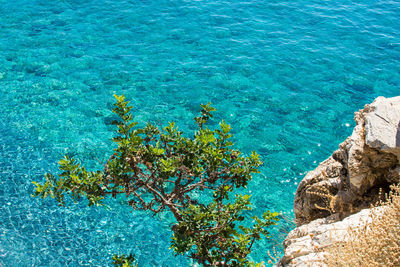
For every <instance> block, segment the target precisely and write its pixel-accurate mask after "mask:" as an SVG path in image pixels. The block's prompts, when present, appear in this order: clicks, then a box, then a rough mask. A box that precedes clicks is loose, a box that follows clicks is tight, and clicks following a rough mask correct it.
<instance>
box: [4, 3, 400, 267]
mask: <svg viewBox="0 0 400 267" xmlns="http://www.w3.org/2000/svg"><path fill="white" fill-rule="evenodd" d="M399 18H400V2H399V1H384V0H363V1H346V0H336V1H330V0H326V1H314V0H291V1H282V0H279V1H278V0H258V1H238V0H232V1H216V0H198V1H178V0H169V1H166V0H153V1H150V0H112V1H111V0H96V1H95V0H79V1H78V0H54V1H47V0H30V1H28V0H13V1H9V0H0V265H1V266H4V267H6V266H107V265H110V257H111V256H112V255H113V254H114V253H130V252H133V253H135V254H136V256H137V259H138V262H139V265H140V266H188V265H190V264H191V262H190V261H188V260H187V259H186V258H185V257H183V256H179V257H175V256H173V254H172V252H171V251H170V250H169V249H168V247H169V245H170V235H171V232H170V230H169V226H170V221H168V219H166V218H152V217H151V216H150V215H149V214H145V213H140V212H131V209H130V208H129V207H126V206H125V205H124V203H123V201H107V202H106V207H103V208H96V207H90V208H89V207H87V206H86V202H84V201H82V202H80V203H78V204H72V203H71V204H70V205H68V207H66V208H62V207H58V205H57V204H56V203H55V201H53V200H51V199H50V200H46V201H42V200H40V199H34V198H32V197H31V196H30V194H31V193H32V192H33V189H34V186H33V184H32V181H34V180H38V181H42V179H43V174H44V173H45V172H48V171H52V172H55V171H56V170H57V164H56V162H57V161H58V159H59V158H60V157H61V156H62V155H63V154H65V153H68V154H69V155H73V156H75V157H77V158H79V159H81V160H82V162H84V163H85V164H87V165H88V166H90V167H91V168H95V167H99V166H100V164H99V163H98V162H99V161H102V160H105V159H107V155H109V154H110V152H111V151H112V148H113V147H112V145H111V142H110V138H111V137H112V134H113V133H112V132H113V127H112V126H111V125H110V121H111V120H112V118H113V116H112V113H111V111H110V108H111V107H112V103H113V97H112V94H113V93H117V94H125V95H126V96H127V98H129V99H130V100H131V101H132V104H133V105H134V115H135V120H137V121H138V122H140V123H144V122H146V121H153V122H157V121H162V122H167V121H176V122H177V125H178V126H179V127H180V128H181V129H182V130H184V131H185V132H187V133H188V134H189V133H191V132H192V131H193V130H194V126H195V124H194V121H193V119H192V118H193V117H194V116H196V115H197V113H198V111H199V104H200V103H206V102H208V101H210V102H212V103H213V105H214V106H215V107H216V108H217V109H218V113H216V119H215V120H214V122H213V123H212V124H214V125H216V123H217V122H218V120H220V119H222V118H224V119H225V120H226V121H227V122H228V123H230V124H231V125H232V126H233V129H234V130H233V131H234V133H235V137H234V141H235V143H236V146H237V147H238V148H239V149H241V150H243V151H245V152H246V153H248V152H250V151H251V150H255V151H257V152H258V153H259V154H261V156H262V159H263V161H264V162H265V164H264V165H263V167H262V168H261V169H260V170H261V173H260V174H259V175H256V176H255V177H254V180H253V181H252V182H251V184H250V186H249V188H248V190H249V191H251V194H252V195H253V198H252V199H253V202H254V206H255V209H256V211H257V212H258V213H261V212H262V211H264V210H267V209H270V210H274V211H278V212H283V214H285V217H287V218H289V219H290V218H293V211H292V203H293V197H294V192H295V190H296V187H297V185H298V183H299V181H300V180H301V179H302V177H304V175H305V173H306V172H307V171H310V170H312V169H313V168H315V167H316V166H317V164H318V162H320V161H322V160H324V159H325V158H327V157H328V156H329V155H330V154H331V153H332V151H333V150H335V149H336V148H337V147H338V144H339V143H340V142H341V141H343V140H344V139H345V137H346V136H348V135H349V134H350V133H351V130H352V127H353V126H354V122H353V119H352V118H353V112H354V111H356V110H358V109H360V108H362V107H363V105H364V104H366V103H370V102H371V101H373V99H374V98H375V97H377V96H379V95H383V96H386V97H390V96H394V95H398V94H399V93H400V64H399V63H400V62H399V61H400V19H399ZM292 226H293V225H292V224H290V223H283V224H281V225H280V226H279V227H277V228H275V229H274V230H273V231H272V237H273V238H272V239H271V240H270V241H263V242H260V243H258V244H257V245H256V246H255V248H254V252H253V253H252V254H251V256H252V258H253V259H254V260H257V261H262V260H264V261H267V260H268V255H267V250H270V249H271V248H272V246H274V245H276V244H277V243H279V242H281V241H282V236H284V234H285V232H287V231H288V230H290V229H291V227H292ZM278 249H279V246H278Z"/></svg>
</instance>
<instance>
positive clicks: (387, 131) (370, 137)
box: [365, 96, 400, 156]
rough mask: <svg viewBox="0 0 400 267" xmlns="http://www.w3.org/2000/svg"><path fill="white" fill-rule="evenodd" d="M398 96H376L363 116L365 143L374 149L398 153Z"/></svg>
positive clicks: (399, 120)
mask: <svg viewBox="0 0 400 267" xmlns="http://www.w3.org/2000/svg"><path fill="white" fill-rule="evenodd" d="M399 124H400V96H398V97H393V98H385V97H382V96H381V97H378V98H377V99H375V101H374V102H373V103H372V104H371V105H369V113H368V114H367V115H366V116H365V143H366V144H367V145H368V146H370V147H372V148H375V149H378V150H382V151H385V152H389V153H393V154H396V155H397V156H399V155H400V131H399Z"/></svg>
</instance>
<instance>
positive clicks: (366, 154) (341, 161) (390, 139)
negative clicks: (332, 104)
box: [280, 97, 400, 266]
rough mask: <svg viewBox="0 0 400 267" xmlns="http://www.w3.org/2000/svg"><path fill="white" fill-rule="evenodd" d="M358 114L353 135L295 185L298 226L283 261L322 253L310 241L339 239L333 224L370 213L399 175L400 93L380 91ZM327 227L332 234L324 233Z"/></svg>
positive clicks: (344, 223)
mask: <svg viewBox="0 0 400 267" xmlns="http://www.w3.org/2000/svg"><path fill="white" fill-rule="evenodd" d="M354 120H355V122H356V126H355V128H354V130H353V133H352V135H351V136H349V137H348V138H347V139H346V140H345V141H344V142H343V143H341V144H340V145H339V149H338V150H336V151H335V152H334V153H333V154H332V156H330V157H329V158H328V159H326V160H325V161H323V162H322V163H321V164H320V165H319V166H318V167H317V168H316V169H315V170H313V171H310V172H309V173H308V174H307V175H306V177H304V179H303V180H302V181H301V182H300V184H299V187H298V188H297V191H296V195H295V200H294V213H295V222H296V225H297V226H298V228H296V229H294V230H293V231H292V232H291V233H289V235H288V237H287V238H286V240H285V242H284V249H285V255H284V257H283V258H282V260H281V261H280V264H281V265H283V266H301V265H302V264H303V263H304V264H305V262H306V261H308V260H311V259H315V258H318V257H319V256H321V255H320V253H319V252H318V251H317V250H315V249H314V250H313V249H311V247H310V246H309V245H310V242H316V241H315V240H317V239H318V240H319V241H318V242H317V243H318V245H317V247H321V246H327V245H329V242H332V240H337V239H340V236H341V233H343V231H336V232H335V231H334V232H332V231H331V230H332V229H333V228H330V227H332V226H334V228H335V229H342V228H343V229H344V228H346V227H348V226H349V225H351V224H354V223H356V222H357V220H359V219H361V217H362V218H364V217H366V216H368V208H369V207H370V206H371V205H372V204H375V203H376V202H377V201H379V200H380V199H381V198H382V197H383V195H384V193H387V192H388V190H389V186H390V185H391V184H393V183H398V182H399V181H400V97H393V98H385V97H378V98H377V99H375V101H374V102H373V103H372V104H369V105H366V106H365V107H364V109H362V110H360V111H358V112H356V113H355V116H354ZM363 209H367V210H366V211H365V210H363ZM364 221H365V220H364ZM329 229H331V230H329ZM328 230H329V231H328ZM327 231H328V232H330V236H331V237H332V235H333V236H334V237H332V238H330V239H328V238H324V237H323V236H324V235H325V237H326V233H327ZM310 234H312V235H311V236H314V238H312V237H311V239H309V238H308V237H307V236H309V235H310ZM302 235H303V236H302ZM306 237H307V238H306ZM321 240H322V241H321ZM328 240H330V241H328ZM318 255H319V256H318ZM295 259H297V260H295Z"/></svg>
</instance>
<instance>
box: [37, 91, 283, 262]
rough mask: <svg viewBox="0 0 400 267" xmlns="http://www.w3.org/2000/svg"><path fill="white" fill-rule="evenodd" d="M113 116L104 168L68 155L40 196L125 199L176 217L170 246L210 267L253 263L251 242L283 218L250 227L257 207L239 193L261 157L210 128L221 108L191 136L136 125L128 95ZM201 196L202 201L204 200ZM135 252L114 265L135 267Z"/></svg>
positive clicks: (226, 129) (225, 131)
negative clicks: (111, 147)
mask: <svg viewBox="0 0 400 267" xmlns="http://www.w3.org/2000/svg"><path fill="white" fill-rule="evenodd" d="M114 96H115V98H116V103H115V104H114V108H113V110H112V111H113V112H114V113H115V114H116V115H117V116H118V120H115V121H113V122H112V124H114V125H115V126H116V129H117V130H116V136H115V137H114V138H113V139H112V141H113V142H115V144H116V148H115V149H114V153H113V154H112V155H111V156H110V157H109V160H108V161H107V163H105V164H104V166H103V167H104V168H103V169H102V170H97V171H89V170H87V169H86V168H85V167H84V166H83V165H82V164H81V163H80V162H78V161H77V160H76V159H74V158H70V157H68V156H67V155H66V156H65V157H64V158H63V159H61V160H60V161H59V169H60V173H59V174H56V175H53V174H50V173H47V174H46V175H45V182H44V183H37V182H34V183H35V185H36V189H35V192H34V196H38V197H42V198H46V197H48V196H50V197H51V198H55V199H56V200H57V201H58V202H59V204H60V205H65V196H66V195H69V196H70V197H71V198H72V199H73V200H74V201H78V200H79V199H81V198H86V199H87V200H88V203H89V205H101V203H102V200H103V199H104V198H106V197H108V196H109V197H113V198H116V197H117V196H118V195H124V196H126V198H127V200H128V203H129V205H130V206H132V208H133V209H136V210H146V211H150V212H151V213H153V214H158V213H160V212H164V211H170V212H172V214H173V216H174V217H175V219H176V223H174V224H173V226H172V232H173V235H172V241H171V248H172V249H173V251H174V253H175V254H186V255H188V256H189V257H190V258H192V259H194V260H195V261H197V262H198V263H200V264H203V265H204V266H250V265H256V264H255V263H253V262H251V261H250V260H249V259H248V255H249V254H250V252H251V249H252V246H253V243H254V242H255V241H256V240H259V239H260V238H261V236H262V235H264V236H266V237H267V238H268V235H269V233H268V231H267V227H268V226H271V225H274V224H275V222H276V221H277V220H278V219H277V216H278V214H277V213H273V212H270V211H266V212H265V213H264V214H263V216H262V218H259V217H257V216H253V217H251V218H252V221H254V224H253V225H251V226H248V225H249V223H247V222H246V220H245V217H246V216H245V212H246V211H249V210H251V209H252V207H251V202H250V195H241V194H234V192H233V191H234V189H235V188H243V187H246V186H247V184H248V183H249V181H250V180H251V179H252V175H253V174H255V173H257V172H258V167H259V166H260V165H261V164H262V162H261V160H260V157H259V155H258V154H257V153H255V152H252V153H251V155H248V156H245V155H243V153H242V152H240V151H239V150H237V149H235V148H233V143H232V141H231V138H232V134H231V126H230V125H229V124H227V123H225V122H224V121H221V122H220V123H219V127H217V128H216V129H209V128H208V127H207V121H208V120H209V119H210V118H212V117H213V114H212V112H214V111H215V110H216V109H215V108H213V107H212V106H211V104H210V103H208V104H206V105H201V113H200V115H199V116H198V117H195V118H194V119H195V121H196V123H197V125H198V128H197V130H196V131H195V132H194V133H193V136H192V137H186V136H185V135H184V134H183V132H181V131H179V129H178V127H177V126H176V125H175V123H174V122H169V123H168V124H167V125H166V126H164V127H163V126H162V125H158V126H157V125H154V124H151V123H148V124H147V125H146V126H144V127H141V128H140V127H138V125H137V124H138V123H137V122H133V115H132V113H131V111H132V106H130V105H129V101H127V100H126V99H125V97H124V96H123V95H121V96H118V95H114ZM198 196H199V197H198ZM133 258H134V257H133V255H129V256H124V255H122V256H117V255H116V256H114V258H113V260H114V264H115V265H118V266H130V265H131V264H133V262H134V260H133Z"/></svg>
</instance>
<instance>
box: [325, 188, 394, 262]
mask: <svg viewBox="0 0 400 267" xmlns="http://www.w3.org/2000/svg"><path fill="white" fill-rule="evenodd" d="M379 206H381V207H378V208H374V209H371V219H372V220H371V222H370V223H368V224H364V226H361V227H360V226H359V227H354V228H352V229H349V230H348V232H347V234H348V236H347V239H346V240H345V241H343V242H339V243H335V244H334V245H332V246H330V247H328V248H327V249H326V250H325V251H326V252H327V254H326V257H325V259H324V263H325V264H326V265H328V266H400V185H397V186H393V187H392V191H391V193H390V194H389V195H388V197H387V200H386V201H384V202H381V203H379Z"/></svg>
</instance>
